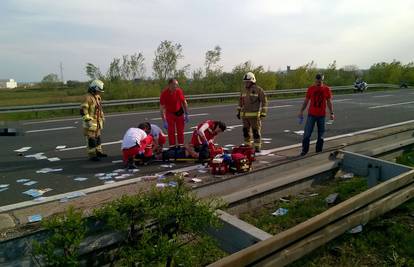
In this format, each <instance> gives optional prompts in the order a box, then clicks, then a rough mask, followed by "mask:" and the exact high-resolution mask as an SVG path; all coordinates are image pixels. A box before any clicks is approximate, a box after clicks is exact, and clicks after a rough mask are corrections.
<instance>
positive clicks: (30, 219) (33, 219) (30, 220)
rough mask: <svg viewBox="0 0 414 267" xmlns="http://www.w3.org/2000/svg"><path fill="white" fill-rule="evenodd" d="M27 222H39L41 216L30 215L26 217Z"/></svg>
mask: <svg viewBox="0 0 414 267" xmlns="http://www.w3.org/2000/svg"><path fill="white" fill-rule="evenodd" d="M27 220H28V221H29V223H33V222H40V221H41V220H42V215H40V214H35V215H31V216H29V217H27Z"/></svg>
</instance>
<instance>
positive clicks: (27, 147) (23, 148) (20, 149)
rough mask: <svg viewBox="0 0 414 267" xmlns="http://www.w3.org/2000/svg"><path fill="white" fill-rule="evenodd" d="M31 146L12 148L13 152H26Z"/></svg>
mask: <svg viewBox="0 0 414 267" xmlns="http://www.w3.org/2000/svg"><path fill="white" fill-rule="evenodd" d="M31 148H32V147H31V146H25V147H22V148H19V149H16V150H14V151H15V152H19V153H23V152H26V151H27V150H29V149H31Z"/></svg>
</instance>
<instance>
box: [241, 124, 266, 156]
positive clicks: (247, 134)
mask: <svg viewBox="0 0 414 267" xmlns="http://www.w3.org/2000/svg"><path fill="white" fill-rule="evenodd" d="M242 122H243V137H244V142H245V143H246V144H248V145H252V134H253V146H254V148H255V149H256V150H260V149H261V147H262V140H261V138H262V137H261V131H262V120H261V119H260V118H257V117H253V118H249V117H243V118H242Z"/></svg>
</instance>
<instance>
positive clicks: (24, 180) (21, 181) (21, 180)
mask: <svg viewBox="0 0 414 267" xmlns="http://www.w3.org/2000/svg"><path fill="white" fill-rule="evenodd" d="M28 181H30V179H26V178H22V179H18V180H16V182H17V183H25V182H28Z"/></svg>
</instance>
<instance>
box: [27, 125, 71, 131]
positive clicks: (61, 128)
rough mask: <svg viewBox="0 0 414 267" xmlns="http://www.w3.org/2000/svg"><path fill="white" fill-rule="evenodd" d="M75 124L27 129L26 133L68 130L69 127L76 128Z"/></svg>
mask: <svg viewBox="0 0 414 267" xmlns="http://www.w3.org/2000/svg"><path fill="white" fill-rule="evenodd" d="M75 128H76V127H74V126H66V127H58V128H49V129H41V130H31V131H26V132H25V133H40V132H48V131H60V130H67V129H75Z"/></svg>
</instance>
